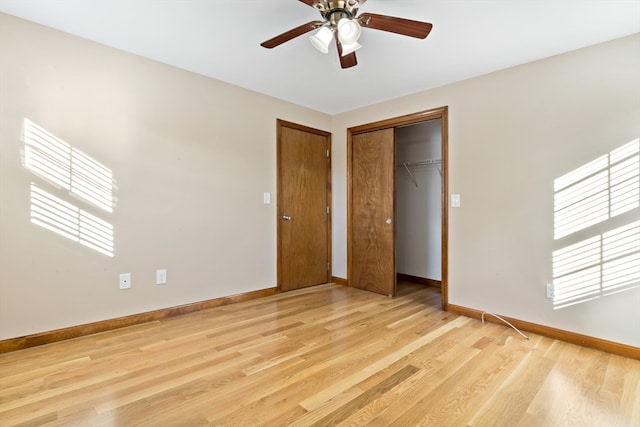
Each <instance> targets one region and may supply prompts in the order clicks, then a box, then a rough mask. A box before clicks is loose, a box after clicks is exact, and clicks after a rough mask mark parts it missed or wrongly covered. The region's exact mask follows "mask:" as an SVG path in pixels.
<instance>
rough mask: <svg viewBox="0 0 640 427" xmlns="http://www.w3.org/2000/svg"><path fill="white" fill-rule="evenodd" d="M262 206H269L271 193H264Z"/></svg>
mask: <svg viewBox="0 0 640 427" xmlns="http://www.w3.org/2000/svg"><path fill="white" fill-rule="evenodd" d="M263 200H264V204H265V205H270V204H271V193H264V199H263Z"/></svg>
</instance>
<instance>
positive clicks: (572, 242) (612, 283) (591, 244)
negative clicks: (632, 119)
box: [552, 139, 640, 309]
mask: <svg viewBox="0 0 640 427" xmlns="http://www.w3.org/2000/svg"><path fill="white" fill-rule="evenodd" d="M638 218H640V139H635V140H633V141H631V142H629V143H627V144H624V145H622V146H621V147H619V148H617V149H615V150H613V151H611V152H610V153H608V154H605V155H603V156H601V157H599V158H597V159H595V160H593V161H592V162H589V163H587V164H586V165H584V166H581V167H579V168H577V169H575V170H573V171H571V172H569V173H568V174H566V175H563V176H561V177H559V178H557V179H556V180H554V240H555V241H556V243H557V244H558V245H559V246H560V249H558V250H556V251H554V252H553V255H552V264H553V265H552V269H553V284H554V294H553V306H554V309H560V308H564V307H568V306H571V305H574V304H580V303H583V302H586V301H590V300H594V299H597V298H601V297H604V296H607V295H611V294H614V293H617V292H623V291H627V290H631V289H634V288H638V287H640V220H639V219H638Z"/></svg>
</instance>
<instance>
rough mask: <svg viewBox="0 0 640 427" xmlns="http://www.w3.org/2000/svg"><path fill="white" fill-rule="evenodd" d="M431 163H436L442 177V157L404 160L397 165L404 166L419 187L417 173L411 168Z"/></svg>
mask: <svg viewBox="0 0 640 427" xmlns="http://www.w3.org/2000/svg"><path fill="white" fill-rule="evenodd" d="M429 165H435V166H436V167H437V168H438V173H439V174H440V177H442V160H441V159H424V160H417V161H414V162H402V163H398V164H397V165H396V166H397V167H399V168H404V169H405V170H406V171H407V173H408V174H409V176H410V177H411V180H412V181H413V183H414V184H415V185H416V187H417V186H418V181H417V180H416V177H415V175H414V174H413V172H411V169H409V168H411V167H416V166H429Z"/></svg>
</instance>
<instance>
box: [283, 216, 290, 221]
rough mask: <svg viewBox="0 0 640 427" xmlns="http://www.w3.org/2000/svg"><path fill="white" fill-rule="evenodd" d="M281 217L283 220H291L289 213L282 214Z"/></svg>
mask: <svg viewBox="0 0 640 427" xmlns="http://www.w3.org/2000/svg"><path fill="white" fill-rule="evenodd" d="M282 219H284V220H285V221H289V220H291V217H290V216H289V215H282Z"/></svg>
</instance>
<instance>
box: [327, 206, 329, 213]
mask: <svg viewBox="0 0 640 427" xmlns="http://www.w3.org/2000/svg"><path fill="white" fill-rule="evenodd" d="M327 215H329V206H327Z"/></svg>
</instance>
